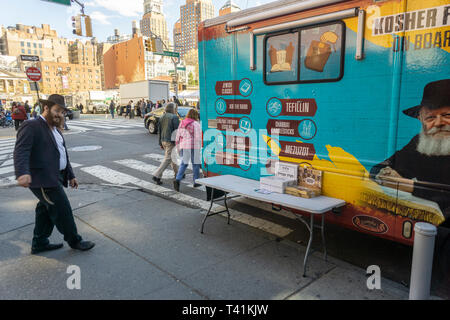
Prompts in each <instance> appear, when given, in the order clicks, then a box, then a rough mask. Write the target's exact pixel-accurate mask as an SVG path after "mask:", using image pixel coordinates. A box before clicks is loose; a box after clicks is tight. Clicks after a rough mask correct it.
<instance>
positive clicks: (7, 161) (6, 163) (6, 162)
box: [0, 159, 14, 167]
mask: <svg viewBox="0 0 450 320" xmlns="http://www.w3.org/2000/svg"><path fill="white" fill-rule="evenodd" d="M12 164H14V160H13V159H9V160H6V161H5V162H3V163H2V164H1V165H0V167H6V166H10V165H12Z"/></svg>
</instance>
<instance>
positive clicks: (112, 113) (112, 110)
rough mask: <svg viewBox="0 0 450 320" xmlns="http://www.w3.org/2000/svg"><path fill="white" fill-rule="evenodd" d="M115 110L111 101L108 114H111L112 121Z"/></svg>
mask: <svg viewBox="0 0 450 320" xmlns="http://www.w3.org/2000/svg"><path fill="white" fill-rule="evenodd" d="M115 110H116V105H115V104H114V101H113V100H111V103H110V104H109V113H111V117H112V118H113V119H114V111H115Z"/></svg>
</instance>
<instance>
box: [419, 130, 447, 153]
mask: <svg viewBox="0 0 450 320" xmlns="http://www.w3.org/2000/svg"><path fill="white" fill-rule="evenodd" d="M441 130H444V131H449V130H450V126H444V127H443V128H442V129H441ZM437 131H439V129H436V128H433V129H430V130H429V131H428V134H426V133H425V132H424V131H423V130H422V131H421V132H420V135H419V143H418V144H417V151H418V152H420V153H422V154H425V155H427V156H449V155H450V136H448V135H447V136H433V135H430V133H435V132H437Z"/></svg>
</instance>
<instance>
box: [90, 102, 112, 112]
mask: <svg viewBox="0 0 450 320" xmlns="http://www.w3.org/2000/svg"><path fill="white" fill-rule="evenodd" d="M108 111H109V105H107V104H105V103H96V104H92V105H88V112H92V113H93V114H96V113H107V112H108Z"/></svg>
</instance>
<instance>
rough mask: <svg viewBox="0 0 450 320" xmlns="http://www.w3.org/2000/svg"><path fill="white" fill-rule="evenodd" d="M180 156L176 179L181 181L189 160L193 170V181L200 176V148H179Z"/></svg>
mask: <svg viewBox="0 0 450 320" xmlns="http://www.w3.org/2000/svg"><path fill="white" fill-rule="evenodd" d="M180 156H181V157H182V160H181V165H180V168H179V169H178V174H177V177H176V180H178V181H181V180H182V179H183V175H184V173H185V171H186V168H187V167H188V164H189V162H191V163H192V171H193V172H194V183H195V180H196V179H198V177H199V176H200V166H201V161H200V159H201V150H199V149H198V150H197V149H181V150H180Z"/></svg>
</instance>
